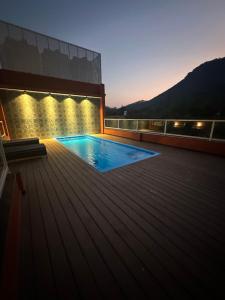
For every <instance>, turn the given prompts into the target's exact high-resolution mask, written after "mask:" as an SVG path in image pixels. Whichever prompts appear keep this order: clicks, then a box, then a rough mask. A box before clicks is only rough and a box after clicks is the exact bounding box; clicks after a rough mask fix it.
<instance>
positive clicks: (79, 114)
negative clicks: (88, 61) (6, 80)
mask: <svg viewBox="0 0 225 300" xmlns="http://www.w3.org/2000/svg"><path fill="white" fill-rule="evenodd" d="M0 98H1V101H2V105H3V109H4V113H5V117H6V121H7V125H8V129H9V134H10V137H11V138H13V139H15V138H26V137H36V136H37V137H40V138H48V137H56V136H67V135H74V134H85V133H98V132H100V99H99V98H90V97H88V98H84V97H68V96H64V95H55V94H52V95H48V94H46V93H45V94H43V93H33V92H32V93H29V92H27V93H25V94H24V93H21V92H19V91H1V92H0Z"/></svg>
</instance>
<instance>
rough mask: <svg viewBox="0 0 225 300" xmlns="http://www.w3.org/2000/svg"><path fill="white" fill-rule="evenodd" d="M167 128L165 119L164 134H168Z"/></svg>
mask: <svg viewBox="0 0 225 300" xmlns="http://www.w3.org/2000/svg"><path fill="white" fill-rule="evenodd" d="M166 129H167V120H165V125H164V131H163V133H164V135H166Z"/></svg>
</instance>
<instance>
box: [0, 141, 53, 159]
mask: <svg viewBox="0 0 225 300" xmlns="http://www.w3.org/2000/svg"><path fill="white" fill-rule="evenodd" d="M4 150H5V156H6V159H7V160H16V159H26V158H33V157H39V156H44V155H46V154H47V151H46V147H45V145H44V144H28V145H22V146H10V147H5V146H4Z"/></svg>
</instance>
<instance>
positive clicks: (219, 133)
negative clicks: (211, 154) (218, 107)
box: [212, 121, 225, 139]
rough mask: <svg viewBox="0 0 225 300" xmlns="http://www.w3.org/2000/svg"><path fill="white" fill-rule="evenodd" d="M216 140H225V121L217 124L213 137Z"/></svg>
mask: <svg viewBox="0 0 225 300" xmlns="http://www.w3.org/2000/svg"><path fill="white" fill-rule="evenodd" d="M212 137H213V138H214V139H225V121H224V122H215V126H214V131H213V136H212Z"/></svg>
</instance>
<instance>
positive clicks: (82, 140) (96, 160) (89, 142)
mask: <svg viewBox="0 0 225 300" xmlns="http://www.w3.org/2000/svg"><path fill="white" fill-rule="evenodd" d="M56 140H57V141H58V142H60V143H61V144H62V145H64V146H65V147H66V148H67V149H69V150H70V151H72V152H73V153H75V154H76V155H78V156H79V157H80V158H81V159H83V160H84V161H86V162H87V163H88V164H89V165H91V166H93V167H94V168H95V169H97V170H98V171H100V172H107V171H110V170H112V169H115V168H119V167H122V166H125V165H129V164H132V163H135V162H137V161H140V160H143V159H147V158H150V157H153V156H156V155H158V154H159V153H157V152H154V151H150V150H146V149H143V148H139V147H135V146H131V145H126V144H121V143H117V142H113V141H110V140H105V139H102V138H96V137H92V136H88V135H83V136H74V137H62V138H57V139H56Z"/></svg>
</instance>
